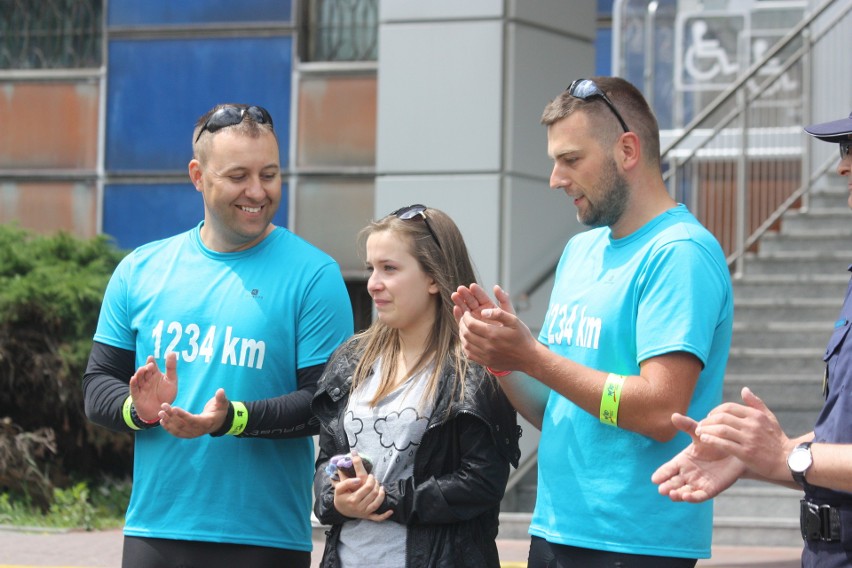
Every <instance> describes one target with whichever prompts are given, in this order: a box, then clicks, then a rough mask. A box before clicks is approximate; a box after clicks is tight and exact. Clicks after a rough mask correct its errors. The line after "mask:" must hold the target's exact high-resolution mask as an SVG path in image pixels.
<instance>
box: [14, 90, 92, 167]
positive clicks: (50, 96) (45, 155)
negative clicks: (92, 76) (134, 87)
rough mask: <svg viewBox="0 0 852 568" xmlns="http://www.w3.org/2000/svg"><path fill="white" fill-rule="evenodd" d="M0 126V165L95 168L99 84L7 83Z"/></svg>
mask: <svg viewBox="0 0 852 568" xmlns="http://www.w3.org/2000/svg"><path fill="white" fill-rule="evenodd" d="M0 125H2V126H0V168H4V169H16V170H19V169H29V168H38V169H86V170H94V169H95V165H96V163H97V148H98V84H97V82H95V81H85V82H56V83H52V82H48V83H41V82H39V83H34V82H33V83H25V82H20V83H13V82H9V83H4V84H3V85H2V86H0Z"/></svg>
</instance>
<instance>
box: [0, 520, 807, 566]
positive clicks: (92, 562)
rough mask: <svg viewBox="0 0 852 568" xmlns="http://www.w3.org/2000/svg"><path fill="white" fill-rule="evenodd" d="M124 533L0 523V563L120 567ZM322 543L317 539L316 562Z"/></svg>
mask: <svg viewBox="0 0 852 568" xmlns="http://www.w3.org/2000/svg"><path fill="white" fill-rule="evenodd" d="M121 545H122V535H121V531H120V530H112V531H95V532H85V531H70V532H43V531H42V532H37V531H28V530H21V529H20V528H3V527H0V568H31V567H39V568H46V567H50V568H120V566H121ZM498 546H499V548H500V559H501V561H502V563H503V567H504V568H521V567H524V566H526V559H527V551H528V548H529V543H528V542H527V541H526V540H498ZM800 550H801V549H799V548H778V547H775V548H752V547H717V548H716V549H714V550H713V558H711V559H708V560H701V561H699V562H698V566H699V567H701V568H703V567H708V568H709V567H711V566H712V567H715V568H799V566H800V562H799V553H800ZM321 553H322V543H321V542H315V543H314V562H313V566H314V567H316V566H318V564H319V557H320V555H321Z"/></svg>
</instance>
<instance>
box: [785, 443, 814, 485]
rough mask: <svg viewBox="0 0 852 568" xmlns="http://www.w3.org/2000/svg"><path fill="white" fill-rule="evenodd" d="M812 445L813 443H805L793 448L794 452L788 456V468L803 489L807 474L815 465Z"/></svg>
mask: <svg viewBox="0 0 852 568" xmlns="http://www.w3.org/2000/svg"><path fill="white" fill-rule="evenodd" d="M811 444H812V442H803V443H801V444H799V445H798V446H796V447H795V448H793V451H792V452H790V455H789V456H787V467H789V468H790V473H792V474H793V480H794V481H795V482H796V483H798V484H799V485H801V486H802V487H804V486H805V474H807V473H808V469H809V468H810V467H811V465H812V464H813V463H814V458H813V456H812V455H811Z"/></svg>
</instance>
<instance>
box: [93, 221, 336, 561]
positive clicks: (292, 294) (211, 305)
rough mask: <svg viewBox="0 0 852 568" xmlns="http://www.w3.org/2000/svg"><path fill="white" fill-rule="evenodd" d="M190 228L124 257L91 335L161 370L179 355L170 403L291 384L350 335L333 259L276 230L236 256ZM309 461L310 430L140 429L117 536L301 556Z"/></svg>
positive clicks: (266, 393) (260, 395)
mask: <svg viewBox="0 0 852 568" xmlns="http://www.w3.org/2000/svg"><path fill="white" fill-rule="evenodd" d="M200 227H201V225H199V226H197V227H195V228H194V229H192V230H190V231H188V232H186V233H183V234H180V235H177V236H175V237H172V238H169V239H165V240H162V241H157V242H154V243H150V244H147V245H144V246H142V247H140V248H138V249H136V250H135V251H133V252H132V253H131V254H129V255H128V256H127V257H125V258H124V259H123V260H122V262H121V263H120V264H119V266H118V268H117V269H116V271H115V273H114V274H113V276H112V278H111V280H110V282H109V285H108V287H107V290H106V295H105V297H104V303H103V307H102V309H101V314H100V319H99V321H98V328H97V332H96V333H95V340H96V341H98V342H101V343H105V344H107V345H111V346H114V347H119V348H121V349H127V350H131V351H135V353H136V365H137V366H141V365H143V364H144V363H145V360H146V358H147V357H148V355H153V356H154V357H155V358H156V359H157V363H158V365H159V366H160V368H161V369H164V368H165V354H166V353H167V352H169V351H174V352H175V353H177V356H178V357H177V376H178V395H177V399H176V400H175V402H174V405H175V406H178V407H181V408H184V409H186V410H187V411H189V412H192V413H199V412H201V411H202V409H203V407H204V404H205V403H206V402H207V401H208V400H209V399H210V398H211V397H213V395H214V394H215V392H216V389H217V388H219V387H222V388H224V389H225V393H226V395H227V396H228V398H229V399H230V400H236V401H252V400H260V399H265V398H272V397H277V396H280V395H283V394H287V393H290V392H293V391H295V390H296V389H297V380H296V371H297V369H300V368H303V367H309V366H312V365H319V364H323V363H325V362H326V360H327V359H328V357H329V356H330V355H331V353H332V351H333V350H334V349H335V348H336V347H337V346H338V345H339V344H340V343H341V342H343V341H344V340H345V339H346V338H347V337H349V336H350V335H351V334H352V329H353V323H352V308H351V305H350V303H349V296H348V294H347V292H346V288H345V285H344V283H343V278H342V276H341V274H340V270H339V268H338V266H337V264H336V263H335V262H334V260H333V259H332V258H331V257H329V256H328V255H326V254H325V253H323V252H322V251H320V250H319V249H317V248H316V247H314V246H312V245H311V244H309V243H307V242H306V241H304V240H303V239H301V238H299V237H298V236H296V235H294V234H293V233H291V232H289V231H287V230H286V229H283V228H280V227H279V228H276V229H275V230H274V231H273V232H272V233H271V234H270V235H268V236H267V237H266V238H265V239H264V240H263V241H261V242H260V243H259V244H257V245H256V246H254V247H252V248H250V249H248V250H244V251H240V252H233V253H219V252H214V251H212V250H210V249H208V248H207V247H205V246H204V244H203V243H202V241H201V238H200V233H199V230H200ZM128 378H129V377H128ZM313 462H314V446H313V441H312V439H311V438H310V437H304V438H296V439H288V440H281V439H249V438H241V439H237V438H235V437H231V436H225V437H223V438H212V437H210V436H201V437H200V438H194V439H180V438H176V437H174V436H172V435H170V434H169V433H168V432H166V431H165V430H164V429H162V428H154V429H151V430H144V431H140V432H137V433H136V443H135V455H134V466H133V491H132V495H131V499H130V505H129V508H128V511H127V517H126V525H125V529H124V533H125V534H126V535H131V536H140V537H151V538H167V539H178V540H194V541H211V542H225V543H239V544H249V545H257V546H270V547H278V548H287V549H293V550H305V551H309V550H311V524H310V510H311V484H312V482H313V474H314V463H313Z"/></svg>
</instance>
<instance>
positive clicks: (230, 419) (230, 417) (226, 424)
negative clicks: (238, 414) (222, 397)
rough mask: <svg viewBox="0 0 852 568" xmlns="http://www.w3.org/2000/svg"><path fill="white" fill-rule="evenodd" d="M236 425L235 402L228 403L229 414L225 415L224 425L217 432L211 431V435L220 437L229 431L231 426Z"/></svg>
mask: <svg viewBox="0 0 852 568" xmlns="http://www.w3.org/2000/svg"><path fill="white" fill-rule="evenodd" d="M233 425H234V403H233V402H229V403H228V414H226V415H225V421H224V422H222V425H221V426H220V427H219V429H218V430H216V431H215V432H210V435H211V436H213V437H214V438H219V437H221V436H224V435H225V434H227V433H228V430H230V429H231V426H233Z"/></svg>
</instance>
